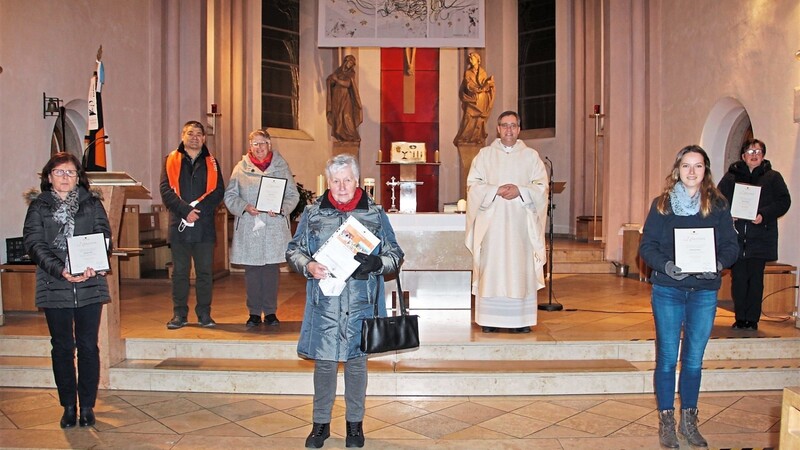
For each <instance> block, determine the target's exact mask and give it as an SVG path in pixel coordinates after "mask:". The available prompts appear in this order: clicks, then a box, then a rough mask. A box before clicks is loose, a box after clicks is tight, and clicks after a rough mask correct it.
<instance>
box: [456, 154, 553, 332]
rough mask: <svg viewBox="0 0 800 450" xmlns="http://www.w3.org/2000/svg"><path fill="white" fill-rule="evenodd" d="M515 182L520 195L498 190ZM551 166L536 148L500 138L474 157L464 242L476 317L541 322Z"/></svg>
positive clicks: (496, 323) (500, 322) (492, 323)
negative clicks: (538, 297) (502, 194)
mask: <svg viewBox="0 0 800 450" xmlns="http://www.w3.org/2000/svg"><path fill="white" fill-rule="evenodd" d="M508 183H512V184H515V185H516V186H517V187H518V188H519V192H520V196H519V197H517V198H514V199H512V200H506V199H504V198H503V197H500V196H499V195H497V189H498V188H499V187H500V186H502V185H504V184H508ZM548 189H549V183H548V179H547V170H546V167H545V165H544V163H543V162H542V160H541V159H540V158H539V153H538V152H536V150H534V149H532V148H530V147H528V146H526V145H525V143H524V142H522V141H520V140H517V142H516V143H515V144H514V146H513V147H506V146H504V145H503V144H502V143H501V142H500V139H495V141H494V142H492V144H491V145H489V146H488V147H484V148H482V149H481V151H480V152H479V153H478V154H477V156H475V159H473V161H472V166H471V167H470V170H469V175H467V224H466V237H465V243H466V245H467V248H469V250H470V251H471V252H472V293H473V294H475V322H476V323H477V324H478V325H481V326H488V327H498V328H520V327H525V326H531V325H536V313H537V301H536V291H538V290H539V289H541V288H543V287H544V264H545V262H546V260H547V259H546V258H547V256H546V251H545V237H544V231H545V222H546V218H547V193H548Z"/></svg>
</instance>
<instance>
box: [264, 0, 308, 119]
mask: <svg viewBox="0 0 800 450" xmlns="http://www.w3.org/2000/svg"><path fill="white" fill-rule="evenodd" d="M261 8H262V16H261V125H262V126H263V127H273V128H287V129H291V130H296V129H298V128H299V125H298V120H297V115H298V113H297V110H298V104H299V87H298V85H299V81H300V2H299V0H263V1H262V2H261Z"/></svg>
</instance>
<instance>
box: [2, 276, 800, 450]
mask: <svg viewBox="0 0 800 450" xmlns="http://www.w3.org/2000/svg"><path fill="white" fill-rule="evenodd" d="M243 282H244V280H243V277H242V276H241V275H240V274H234V275H231V276H229V277H226V278H223V279H220V280H217V282H216V283H215V291H214V309H213V315H214V318H215V320H216V321H217V322H218V324H219V325H218V327H217V328H216V329H202V328H199V327H197V326H188V327H186V328H183V329H181V330H175V331H169V330H167V329H166V328H165V326H164V324H165V323H166V321H167V320H168V319H169V317H170V316H171V303H170V301H169V292H170V291H169V289H170V285H169V282H167V281H151V282H144V283H143V282H137V283H131V282H128V283H123V286H122V289H121V291H122V292H121V297H122V300H121V302H122V304H121V310H122V328H123V335H124V337H144V338H170V339H198V338H201V339H235V340H264V339H269V340H285V341H292V340H296V339H297V332H298V329H299V323H300V319H301V317H302V311H303V299H304V289H305V287H304V282H303V279H302V278H300V277H298V276H297V275H296V274H289V273H285V274H282V275H281V292H280V307H279V313H278V316H279V317H280V318H281V320H282V323H281V325H280V326H279V327H265V326H261V327H258V328H257V329H252V330H247V329H246V328H245V326H244V321H245V320H246V318H247V312H246V310H245V308H244V296H243ZM547 293H548V292H547V289H544V290H542V291H540V295H541V296H542V298H543V299H544V300H546V299H547ZM554 293H555V294H556V295H555V300H556V301H558V302H560V303H562V304H563V305H564V306H565V308H566V309H565V310H564V311H560V312H544V311H540V313H539V324H538V325H537V326H536V327H534V330H533V333H531V334H525V335H512V334H507V333H499V334H483V333H481V332H480V330H479V328H478V327H477V326H475V325H474V324H472V323H470V320H469V311H460V312H459V311H438V312H435V311H426V312H424V314H425V317H426V320H425V321H423V324H422V328H421V339H422V340H423V341H426V342H452V341H468V342H475V341H498V340H500V341H503V340H531V341H553V340H574V341H580V340H621V339H624V340H627V339H635V340H641V339H653V334H654V331H653V324H652V316H651V314H650V306H649V287H648V285H647V284H645V283H640V282H638V281H637V280H633V279H627V278H619V277H616V276H613V275H557V276H556V278H555V284H554ZM190 304H193V300H192V301H191V303H190ZM420 313H421V314H423V312H420ZM6 320H7V323H6V326H3V327H0V336H2V335H8V336H10V335H47V328H46V325H45V323H44V319H43V318H42V316H41V315H40V314H8V315H7V316H6ZM190 320H193V319H192V318H190ZM731 322H732V312H731V305H730V302H721V303H720V307H719V309H718V314H717V320H716V322H715V327H714V331H713V338H717V339H722V338H727V337H736V336H739V337H742V336H746V337H752V338H757V337H777V336H782V337H797V336H800V330H798V329H797V328H795V326H794V321H793V320H792V319H791V318H788V317H782V316H773V317H764V318H763V320H762V322H761V324H760V328H759V330H758V331H757V332H752V331H751V332H742V331H734V330H731V329H730V323H731ZM264 382H265V383H266V382H269V380H264ZM781 395H782V393H781V392H780V391H769V392H725V393H701V396H700V401H701V404H700V417H701V421H702V426H701V431H703V433H704V434H705V436H706V437H707V438H708V440H709V442H710V444H711V447H712V448H769V447H774V448H777V447H778V431H779V428H780V405H781ZM367 406H368V409H367V417H366V418H365V421H364V428H365V432H366V435H367V445H366V447H365V448H373V449H404V448H445V449H446V448H452V449H459V450H463V449H503V448H508V449H516V448H519V449H531V448H536V449H583V448H586V449H592V450H597V449H633V448H644V449H650V448H658V440H657V437H656V434H657V417H656V412H655V400H654V398H653V396H652V395H640V394H636V395H605V396H595V395H592V396H542V397H522V396H515V397H429V398H415V397H396V398H383V397H374V396H373V397H369V398H368V400H367ZM61 412H62V409H61V407H60V406H59V405H58V400H57V394H56V392H55V391H54V390H52V389H15V388H0V413H2V414H1V415H0V429H2V432H0V447H2V448H33V447H35V448H176V449H177V448H191V449H198V448H225V447H226V448H237V449H238V448H278V449H283V448H302V447H303V440H304V438H305V436H306V435H307V434H308V432H309V429H310V422H311V397H310V396H268V395H249V394H233V393H231V394H202V393H157V392H122V391H101V392H100V398H99V400H98V405H97V417H98V422H97V425H96V426H94V427H91V428H89V429H71V430H61V429H59V427H58V421H59V418H60V415H61ZM343 414H344V404H343V403H342V400H341V399H339V400H338V401H337V404H336V406H335V408H334V417H335V418H334V421H333V424H332V431H333V433H334V435H333V436H332V437H331V439H329V440H328V441H327V442H326V445H325V448H343V447H344V439H343V438H342V435H343V433H344V426H345V425H344V416H343ZM686 448H688V447H686Z"/></svg>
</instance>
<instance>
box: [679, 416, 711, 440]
mask: <svg viewBox="0 0 800 450" xmlns="http://www.w3.org/2000/svg"><path fill="white" fill-rule="evenodd" d="M678 433H679V434H680V435H681V437H682V438H684V439H686V442H688V443H689V445H690V446H691V447H692V448H695V449H696V448H708V442H706V440H705V438H704V437H703V435H702V434H700V430H698V429H697V408H687V409H682V410H681V423H680V425H679V426H678Z"/></svg>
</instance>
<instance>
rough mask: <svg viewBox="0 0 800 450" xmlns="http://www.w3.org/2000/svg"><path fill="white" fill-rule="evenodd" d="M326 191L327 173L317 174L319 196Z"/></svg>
mask: <svg viewBox="0 0 800 450" xmlns="http://www.w3.org/2000/svg"><path fill="white" fill-rule="evenodd" d="M324 193H325V175H317V197H322V194H324Z"/></svg>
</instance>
